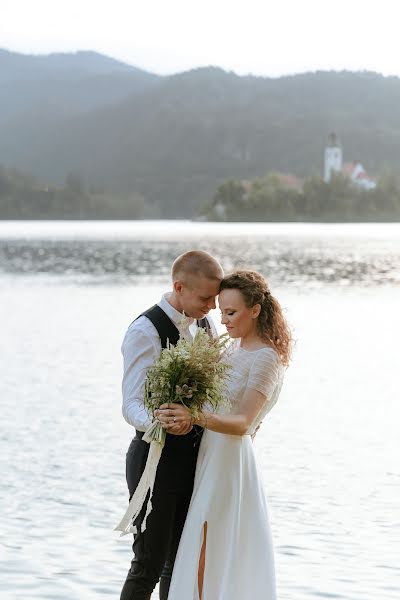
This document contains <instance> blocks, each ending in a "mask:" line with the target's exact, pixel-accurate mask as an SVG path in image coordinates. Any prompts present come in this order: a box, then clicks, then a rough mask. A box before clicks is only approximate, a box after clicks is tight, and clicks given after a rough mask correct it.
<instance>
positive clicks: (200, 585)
mask: <svg viewBox="0 0 400 600" xmlns="http://www.w3.org/2000/svg"><path fill="white" fill-rule="evenodd" d="M207 525H208V524H207V521H204V523H203V527H202V533H203V535H202V541H201V549H200V556H199V564H198V571H197V584H198V591H199V600H202V599H203V583H204V570H205V566H206V548H207Z"/></svg>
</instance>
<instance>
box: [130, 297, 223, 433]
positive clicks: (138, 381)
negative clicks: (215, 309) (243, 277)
mask: <svg viewBox="0 0 400 600" xmlns="http://www.w3.org/2000/svg"><path fill="white" fill-rule="evenodd" d="M169 296H170V294H164V295H163V297H162V298H161V300H160V302H158V306H159V307H160V308H162V310H163V311H164V312H165V313H166V314H167V315H168V317H169V318H170V319H171V321H172V322H173V323H174V324H175V325H176V327H177V329H178V331H179V333H180V336H181V338H185V339H190V338H192V337H193V335H194V334H195V332H196V329H197V324H196V321H195V319H191V318H189V317H185V316H184V315H183V314H182V313H180V312H179V311H177V310H176V309H175V308H174V307H173V306H171V304H170V303H169V302H168V297H169ZM207 319H208V321H209V323H210V326H211V329H212V333H213V335H217V331H216V328H215V325H214V323H213V322H212V320H211V319H210V317H209V316H207ZM121 350H122V355H123V357H124V376H123V379H122V414H123V416H124V419H125V420H126V421H127V422H128V423H129V424H130V425H133V427H135V429H137V430H138V431H145V430H146V429H147V427H148V426H149V425H150V423H151V419H150V416H149V414H148V412H147V410H146V408H145V407H144V404H143V396H144V384H145V381H146V375H147V370H148V369H149V368H150V367H151V366H152V365H153V364H154V361H155V360H156V358H157V357H158V356H159V355H160V352H161V340H160V337H159V335H158V332H157V329H156V328H155V327H154V325H153V323H152V322H151V321H150V320H149V319H147V318H146V317H139V319H137V320H136V321H133V323H131V325H130V326H129V327H128V330H127V332H126V334H125V337H124V340H123V342H122V348H121Z"/></svg>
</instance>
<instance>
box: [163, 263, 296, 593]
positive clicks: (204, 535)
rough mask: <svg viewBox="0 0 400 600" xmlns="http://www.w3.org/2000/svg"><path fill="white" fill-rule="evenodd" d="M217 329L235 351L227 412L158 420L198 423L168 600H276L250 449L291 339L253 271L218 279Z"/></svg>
mask: <svg viewBox="0 0 400 600" xmlns="http://www.w3.org/2000/svg"><path fill="white" fill-rule="evenodd" d="M218 301H219V307H220V310H221V315H222V323H223V324H224V325H225V326H226V328H227V330H228V332H229V335H230V336H231V338H237V340H238V343H235V344H234V345H232V350H231V352H229V353H227V356H226V358H225V360H227V361H228V362H229V363H230V364H231V366H232V369H231V371H230V374H229V378H228V381H227V389H228V397H229V400H230V403H229V409H225V410H224V411H223V412H222V413H221V412H219V413H212V412H206V411H204V412H202V413H201V415H200V416H199V418H198V419H196V420H194V419H193V418H191V415H190V413H189V411H188V410H187V409H186V408H185V407H184V406H182V405H181V404H169V405H167V404H165V405H163V406H162V407H161V408H160V410H159V411H157V412H156V417H157V418H158V420H159V421H160V422H162V423H163V425H164V427H166V429H167V430H171V432H172V431H173V428H174V426H176V425H177V424H178V423H179V424H182V423H183V422H185V421H186V422H191V424H192V425H193V424H197V425H201V426H203V427H204V430H205V431H204V435H203V438H202V441H201V444H200V450H199V456H198V461H197V468H196V477H195V483H194V489H193V495H192V499H191V503H190V507H189V512H188V515H187V518H186V522H185V527H184V530H183V533H182V537H181V540H180V544H179V549H178V554H177V557H176V561H175V566H174V571H173V575H172V581H171V587H170V591H169V595H168V598H169V600H250V599H253V598H254V600H257V599H258V598H260V599H261V598H262V599H263V600H275V598H276V590H275V572H274V556H273V546H272V540H271V531H270V525H269V518H268V509H267V504H266V500H265V496H264V490H263V485H262V481H261V479H260V475H259V472H258V469H257V465H256V461H255V455H254V451H253V446H252V436H254V434H255V432H256V430H257V428H258V427H259V425H260V423H261V421H262V419H264V417H265V415H266V414H267V413H268V412H269V411H270V410H271V408H272V407H273V405H274V404H275V402H276V401H277V399H278V396H279V392H280V389H281V386H282V380H283V372H284V368H285V367H286V366H287V365H288V363H289V359H290V350H291V335H290V331H289V328H288V326H287V324H286V321H285V319H284V317H283V314H282V310H281V307H280V305H279V303H278V301H277V300H276V299H275V298H274V296H272V295H271V293H270V291H269V288H268V285H267V283H266V281H265V279H264V278H263V277H262V275H260V274H259V273H257V272H254V271H236V272H235V273H233V274H232V275H229V276H228V277H226V278H225V279H223V281H222V283H221V291H220V295H219V300H218Z"/></svg>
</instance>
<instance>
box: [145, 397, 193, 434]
mask: <svg viewBox="0 0 400 600" xmlns="http://www.w3.org/2000/svg"><path fill="white" fill-rule="evenodd" d="M154 416H155V417H156V419H157V420H158V421H159V422H160V423H161V425H162V426H163V427H164V428H165V429H166V430H167V431H168V433H174V434H177V435H185V434H186V433H188V432H189V431H190V430H191V429H192V415H191V414H190V412H189V410H188V409H187V408H186V406H182V404H176V403H174V402H173V403H166V404H162V405H161V406H160V408H159V409H158V410H155V411H154Z"/></svg>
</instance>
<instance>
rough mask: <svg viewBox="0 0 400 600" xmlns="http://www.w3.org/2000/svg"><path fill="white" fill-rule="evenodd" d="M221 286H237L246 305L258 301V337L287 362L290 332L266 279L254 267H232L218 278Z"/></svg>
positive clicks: (227, 287) (290, 344) (289, 353)
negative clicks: (259, 308) (248, 268)
mask: <svg viewBox="0 0 400 600" xmlns="http://www.w3.org/2000/svg"><path fill="white" fill-rule="evenodd" d="M222 290H239V291H240V293H241V294H242V296H243V298H244V301H245V304H246V306H248V307H249V308H252V307H253V306H255V305H256V304H260V306H261V311H260V314H259V316H258V319H257V330H258V333H259V335H260V337H261V338H262V339H263V340H264V341H265V342H266V343H267V344H269V345H271V347H272V348H274V350H276V352H277V353H278V355H279V357H280V359H281V361H282V364H283V365H285V366H287V365H288V364H289V361H290V357H291V353H292V344H293V339H292V334H291V331H290V329H289V326H288V324H287V322H286V319H285V317H284V316H283V312H282V308H281V305H280V304H279V302H278V300H277V299H276V298H275V297H274V296H273V295H272V294H271V292H270V289H269V286H268V283H267V282H266V280H265V279H264V277H263V276H262V275H261V274H260V273H257V271H242V270H239V271H235V272H234V273H231V274H230V275H227V276H226V277H224V279H223V280H222V281H221V288H220V291H222Z"/></svg>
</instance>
